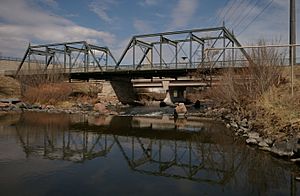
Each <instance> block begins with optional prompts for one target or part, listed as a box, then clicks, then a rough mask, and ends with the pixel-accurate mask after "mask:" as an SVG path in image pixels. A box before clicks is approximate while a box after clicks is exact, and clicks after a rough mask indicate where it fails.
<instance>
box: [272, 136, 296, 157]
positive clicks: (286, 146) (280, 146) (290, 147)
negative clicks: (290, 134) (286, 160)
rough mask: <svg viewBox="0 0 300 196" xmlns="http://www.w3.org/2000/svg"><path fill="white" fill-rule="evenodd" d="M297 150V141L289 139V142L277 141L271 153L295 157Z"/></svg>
mask: <svg viewBox="0 0 300 196" xmlns="http://www.w3.org/2000/svg"><path fill="white" fill-rule="evenodd" d="M296 149H297V140H295V139H289V140H287V141H275V142H274V144H273V146H272V148H271V152H273V153H275V154H277V155H279V156H293V155H294V151H295V150H296Z"/></svg>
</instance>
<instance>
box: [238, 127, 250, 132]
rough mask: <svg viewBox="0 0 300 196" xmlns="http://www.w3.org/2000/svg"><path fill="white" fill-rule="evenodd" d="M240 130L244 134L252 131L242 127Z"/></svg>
mask: <svg viewBox="0 0 300 196" xmlns="http://www.w3.org/2000/svg"><path fill="white" fill-rule="evenodd" d="M240 129H242V130H243V132H244V133H247V132H249V131H250V129H248V128H246V127H240Z"/></svg>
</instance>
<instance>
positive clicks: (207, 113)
mask: <svg viewBox="0 0 300 196" xmlns="http://www.w3.org/2000/svg"><path fill="white" fill-rule="evenodd" d="M193 115H197V116H199V115H200V116H202V117H206V118H214V119H216V120H221V121H223V122H224V123H225V125H226V127H227V128H229V129H231V130H232V131H233V132H234V134H235V136H237V137H243V138H244V139H245V142H246V143H247V144H248V145H251V146H256V147H257V148H259V149H261V150H264V151H268V152H270V153H272V154H273V155H275V156H279V157H281V158H285V159H290V160H291V161H294V162H300V159H299V157H300V132H299V130H298V129H294V130H292V131H291V132H286V131H284V130H282V132H280V133H278V134H274V135H267V134H264V130H262V129H259V126H258V124H257V122H256V121H255V119H248V118H242V119H240V116H239V115H237V114H234V112H233V111H231V110H230V109H226V108H207V109H205V110H204V111H203V112H201V113H198V114H197V113H195V114H193Z"/></svg>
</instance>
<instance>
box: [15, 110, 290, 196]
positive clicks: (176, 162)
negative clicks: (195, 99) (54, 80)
mask: <svg viewBox="0 0 300 196" xmlns="http://www.w3.org/2000/svg"><path fill="white" fill-rule="evenodd" d="M34 117H35V116H34V115H29V116H28V117H27V116H26V117H24V118H23V119H22V120H21V121H20V122H19V123H18V124H17V125H16V130H17V135H18V138H19V141H20V143H21V144H22V146H23V148H24V152H25V153H26V155H27V156H43V157H44V158H47V159H59V160H67V161H74V162H82V161H85V160H90V159H94V158H96V157H101V156H107V155H109V153H110V151H111V150H112V149H115V150H119V151H120V152H121V153H122V155H123V157H124V159H125V160H126V162H127V163H128V165H129V167H130V168H131V169H132V170H133V171H136V172H139V173H142V174H147V175H155V176H165V177H171V178H180V179H187V180H192V181H196V182H207V183H212V184H220V185H222V186H223V185H232V186H234V187H236V186H237V187H242V188H243V189H244V190H245V192H248V193H253V194H268V193H269V192H268V191H270V190H271V189H280V187H283V188H284V187H286V186H287V183H288V182H289V176H287V173H286V171H285V170H283V169H282V168H281V167H280V168H278V166H277V163H275V162H274V161H272V160H270V159H271V158H270V156H265V154H263V153H257V151H252V150H251V149H250V148H248V147H245V146H244V145H241V144H240V142H239V141H237V140H235V139H234V138H233V137H232V136H231V132H230V131H229V132H228V130H226V129H224V128H223V129H222V128H220V127H216V126H215V125H213V123H211V124H209V123H208V124H207V123H206V124H205V127H204V128H201V129H200V130H201V131H200V132H190V133H186V132H184V133H182V132H180V131H179V132H176V133H175V132H173V133H174V135H175V136H174V137H173V136H171V135H169V136H166V133H172V132H168V131H167V132H165V133H163V131H162V132H156V131H155V130H151V129H150V128H149V127H148V125H147V124H143V127H142V128H138V126H137V125H138V124H133V123H132V122H128V123H127V124H125V125H124V124H122V123H123V121H124V119H123V121H122V118H116V119H114V120H112V121H111V124H109V123H107V120H105V119H101V121H95V122H97V123H99V124H101V125H102V124H104V125H105V127H106V128H105V129H102V128H101V127H100V128H101V129H100V128H99V127H98V129H97V126H96V127H95V126H91V125H90V123H84V124H83V125H84V126H83V127H84V129H73V128H72V125H70V124H69V123H70V121H69V119H68V118H67V117H63V116H59V117H57V116H56V115H53V118H52V116H51V115H50V116H49V115H46V116H45V117H47V119H43V120H38V121H39V122H38V123H36V124H35V123H34V122H35V121H34V120H33V118H34ZM126 119H127V120H130V119H131V118H126ZM36 121H37V120H36ZM104 122H105V123H104ZM168 123H169V122H168ZM152 126H153V125H152V124H151V126H150V127H152ZM132 127H134V131H131V132H127V131H128V130H127V129H132ZM145 127H146V128H145ZM97 130H98V131H97ZM118 130H120V131H118ZM216 130H217V131H216ZM112 133H114V134H112ZM151 134H152V135H151ZM150 136H151V137H150ZM246 190H247V191H246Z"/></svg>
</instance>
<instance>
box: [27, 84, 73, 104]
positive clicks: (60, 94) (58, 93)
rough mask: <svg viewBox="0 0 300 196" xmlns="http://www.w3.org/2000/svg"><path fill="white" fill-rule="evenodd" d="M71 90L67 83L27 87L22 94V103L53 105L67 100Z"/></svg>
mask: <svg viewBox="0 0 300 196" xmlns="http://www.w3.org/2000/svg"><path fill="white" fill-rule="evenodd" d="M71 93H72V88H71V86H70V85H69V84H67V83H52V84H41V85H39V86H37V87H28V88H27V89H26V91H25V92H24V94H23V97H24V101H26V102H28V103H40V104H51V105H55V104H56V103H57V102H60V101H66V100H68V98H69V96H70V94H71Z"/></svg>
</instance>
